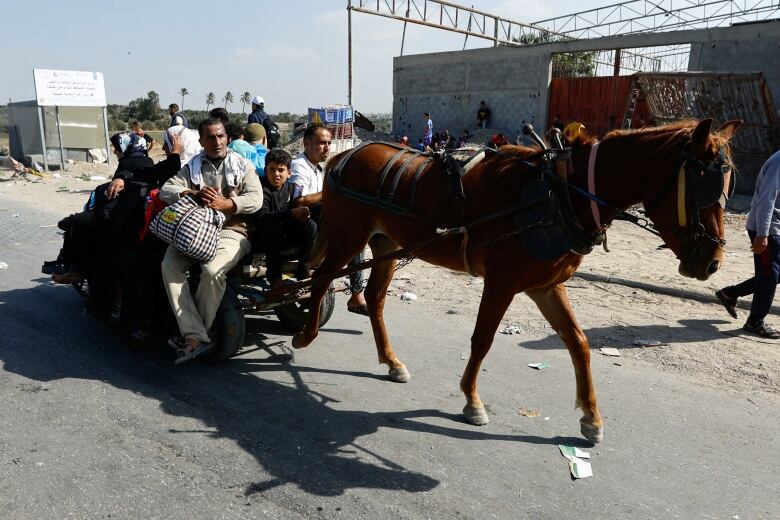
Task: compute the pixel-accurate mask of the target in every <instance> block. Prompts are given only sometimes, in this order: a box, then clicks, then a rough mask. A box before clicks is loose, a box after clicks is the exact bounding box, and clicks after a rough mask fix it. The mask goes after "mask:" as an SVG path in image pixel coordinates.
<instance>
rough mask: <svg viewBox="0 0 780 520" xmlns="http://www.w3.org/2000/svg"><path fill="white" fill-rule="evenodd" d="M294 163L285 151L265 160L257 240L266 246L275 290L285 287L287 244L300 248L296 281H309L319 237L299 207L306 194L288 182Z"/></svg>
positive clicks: (277, 150) (305, 209)
mask: <svg viewBox="0 0 780 520" xmlns="http://www.w3.org/2000/svg"><path fill="white" fill-rule="evenodd" d="M291 163H292V156H291V155H290V154H289V153H287V152H286V151H285V150H283V149H281V148H274V149H273V150H271V151H270V152H268V154H267V155H266V156H265V182H264V185H263V206H262V207H261V208H260V211H258V212H257V213H256V219H257V234H256V235H255V236H257V237H258V240H259V241H260V242H261V243H262V244H263V249H264V251H265V255H266V266H267V269H268V272H267V277H268V281H269V283H270V285H271V289H277V288H279V287H280V286H281V285H282V255H281V254H282V248H283V244H284V245H286V246H289V247H296V248H298V255H297V256H298V268H297V271H296V274H295V278H296V280H298V281H300V280H304V279H306V278H309V276H310V273H309V270H308V268H307V267H306V261H307V260H308V259H309V255H310V253H311V250H312V247H313V246H314V238H315V236H316V235H317V224H316V223H315V222H314V220H312V218H311V211H310V210H309V208H308V207H306V206H299V207H295V201H296V200H297V199H299V198H300V197H301V193H302V190H301V187H300V186H299V185H297V184H292V183H289V182H287V179H289V177H290V164H291Z"/></svg>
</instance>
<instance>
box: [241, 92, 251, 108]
mask: <svg viewBox="0 0 780 520" xmlns="http://www.w3.org/2000/svg"><path fill="white" fill-rule="evenodd" d="M250 101H252V94H250V93H249V92H244V94H243V95H242V96H241V111H242V112H243V111H244V109H245V108H246V104H247V103H249V102H250Z"/></svg>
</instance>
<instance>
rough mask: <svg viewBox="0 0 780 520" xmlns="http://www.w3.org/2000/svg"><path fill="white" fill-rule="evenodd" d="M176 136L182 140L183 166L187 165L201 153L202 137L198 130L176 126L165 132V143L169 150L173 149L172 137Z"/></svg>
mask: <svg viewBox="0 0 780 520" xmlns="http://www.w3.org/2000/svg"><path fill="white" fill-rule="evenodd" d="M174 135H176V136H178V137H179V139H181V144H182V147H183V151H182V152H181V153H180V154H179V157H180V158H181V164H182V165H185V164H187V163H188V162H190V159H192V158H193V157H195V156H196V155H198V154H199V153H200V151H201V150H202V149H203V147H202V146H201V145H200V135H198V131H197V130H192V129H190V128H186V127H184V126H182V125H176V126H172V127H170V128H169V129H168V130H166V131H165V132H163V141H165V146H167V147H168V149H170V148H171V141H172V137H173V136H174Z"/></svg>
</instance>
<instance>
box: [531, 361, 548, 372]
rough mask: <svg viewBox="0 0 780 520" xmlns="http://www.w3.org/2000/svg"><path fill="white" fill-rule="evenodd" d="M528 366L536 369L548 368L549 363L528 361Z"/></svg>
mask: <svg viewBox="0 0 780 520" xmlns="http://www.w3.org/2000/svg"><path fill="white" fill-rule="evenodd" d="M528 366H529V367H531V368H535V369H536V370H542V369H545V368H550V365H549V363H528Z"/></svg>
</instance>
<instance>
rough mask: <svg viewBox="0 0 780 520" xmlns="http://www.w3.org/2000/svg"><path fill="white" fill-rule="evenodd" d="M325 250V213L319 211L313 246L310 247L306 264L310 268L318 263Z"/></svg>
mask: <svg viewBox="0 0 780 520" xmlns="http://www.w3.org/2000/svg"><path fill="white" fill-rule="evenodd" d="M327 252H328V238H327V236H326V235H325V214H324V213H321V214H320V221H319V223H318V227H317V238H316V239H315V240H314V247H313V248H312V251H311V255H309V261H308V262H306V264H307V265H308V266H309V267H312V268H313V267H316V266H318V265H320V264H321V263H322V260H323V259H324V258H325V253H327Z"/></svg>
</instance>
